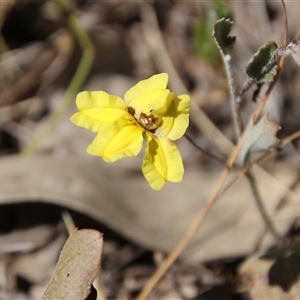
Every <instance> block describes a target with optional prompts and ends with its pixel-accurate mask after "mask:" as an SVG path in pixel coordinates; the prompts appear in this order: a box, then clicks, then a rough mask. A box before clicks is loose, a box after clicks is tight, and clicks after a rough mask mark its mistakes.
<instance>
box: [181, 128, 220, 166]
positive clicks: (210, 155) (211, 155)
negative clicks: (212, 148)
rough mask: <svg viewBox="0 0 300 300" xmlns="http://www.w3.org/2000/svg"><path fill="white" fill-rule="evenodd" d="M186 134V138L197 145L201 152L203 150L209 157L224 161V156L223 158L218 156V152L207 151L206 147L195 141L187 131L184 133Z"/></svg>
mask: <svg viewBox="0 0 300 300" xmlns="http://www.w3.org/2000/svg"><path fill="white" fill-rule="evenodd" d="M184 136H185V138H186V139H187V140H188V141H189V142H190V143H191V144H192V145H193V146H194V147H196V148H197V149H198V150H200V151H201V152H203V153H204V154H206V155H207V156H208V157H210V158H213V159H215V160H217V161H219V162H222V163H223V162H224V159H223V158H221V157H220V156H218V155H216V154H214V153H212V152H209V151H207V150H205V149H204V148H202V147H201V146H199V145H198V144H197V143H195V141H194V140H193V139H192V138H191V137H190V136H189V134H188V133H187V132H186V133H185V134H184Z"/></svg>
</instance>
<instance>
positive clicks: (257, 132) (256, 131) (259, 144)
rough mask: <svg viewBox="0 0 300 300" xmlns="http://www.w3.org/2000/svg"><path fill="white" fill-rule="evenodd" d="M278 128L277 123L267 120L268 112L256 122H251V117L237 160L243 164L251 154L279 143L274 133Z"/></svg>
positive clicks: (274, 146)
mask: <svg viewBox="0 0 300 300" xmlns="http://www.w3.org/2000/svg"><path fill="white" fill-rule="evenodd" d="M280 129H281V127H280V126H279V125H278V124H276V123H274V122H271V121H269V119H268V114H266V115H263V116H262V118H261V119H260V120H259V121H258V122H257V123H256V124H254V123H253V118H251V119H250V124H249V126H248V130H247V132H246V135H245V138H244V144H243V146H242V149H241V152H240V156H239V162H240V163H242V164H245V163H246V162H247V161H249V160H250V159H251V157H253V155H255V154H257V153H259V152H262V151H266V150H270V149H271V148H276V146H278V145H279V140H278V138H277V137H276V134H277V132H278V131H279V130H280Z"/></svg>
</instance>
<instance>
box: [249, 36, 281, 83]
mask: <svg viewBox="0 0 300 300" xmlns="http://www.w3.org/2000/svg"><path fill="white" fill-rule="evenodd" d="M277 49H278V46H277V44H276V43H275V42H273V41H271V42H268V43H266V44H265V45H263V46H261V47H260V48H259V49H258V51H257V52H256V53H255V54H254V56H253V57H252V59H251V61H250V62H249V63H248V64H247V67H246V73H247V75H248V76H249V77H251V78H253V79H256V80H257V82H259V83H264V82H270V81H272V80H273V78H274V76H275V75H276V72H277V60H276V59H274V54H275V53H276V51H277Z"/></svg>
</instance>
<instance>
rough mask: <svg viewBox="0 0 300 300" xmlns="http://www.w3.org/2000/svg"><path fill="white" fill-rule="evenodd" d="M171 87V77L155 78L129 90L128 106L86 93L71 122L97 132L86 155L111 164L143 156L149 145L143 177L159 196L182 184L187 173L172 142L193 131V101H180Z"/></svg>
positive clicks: (183, 97) (113, 98)
mask: <svg viewBox="0 0 300 300" xmlns="http://www.w3.org/2000/svg"><path fill="white" fill-rule="evenodd" d="M167 84H168V74H166V73H162V74H157V75H154V76H152V77H151V78H149V79H146V80H143V81H140V82H139V83H138V84H136V85H135V86H133V87H132V88H131V89H129V90H128V91H127V92H126V93H125V96H124V100H122V99H121V98H119V97H118V96H114V95H109V94H107V93H105V92H103V91H95V92H86V91H85V92H81V93H79V94H78V96H77V98H76V105H77V107H78V110H79V112H77V113H75V114H74V115H73V116H72V117H71V121H72V122H73V123H74V124H76V125H78V126H81V127H84V128H87V129H89V130H91V131H94V132H98V134H97V136H96V138H95V139H94V141H93V142H92V143H91V144H90V145H89V146H88V148H87V152H88V153H89V154H91V155H96V156H101V157H102V158H103V159H104V161H106V162H114V161H116V160H118V159H120V158H123V157H126V156H136V155H138V153H139V152H140V151H141V148H142V144H143V140H145V141H146V143H147V148H146V152H145V156H144V160H143V165H142V171H143V174H144V176H145V178H146V179H147V181H148V182H149V184H150V186H151V187H152V188H153V189H154V190H159V189H161V188H162V187H163V186H164V184H165V183H166V181H170V182H180V181H181V180H182V177H183V173H184V168H183V164H182V158H181V155H180V153H179V150H178V148H177V146H176V145H175V143H174V142H173V141H174V140H177V139H179V138H180V137H182V136H183V134H184V133H185V131H186V128H187V126H188V123H189V110H190V97H189V96H188V95H180V96H175V95H174V93H172V92H170V90H168V89H167V88H166V87H167Z"/></svg>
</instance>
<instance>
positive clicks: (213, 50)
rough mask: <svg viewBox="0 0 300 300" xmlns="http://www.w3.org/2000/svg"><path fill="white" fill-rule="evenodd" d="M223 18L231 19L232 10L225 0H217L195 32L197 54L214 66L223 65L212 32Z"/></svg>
mask: <svg viewBox="0 0 300 300" xmlns="http://www.w3.org/2000/svg"><path fill="white" fill-rule="evenodd" d="M222 17H226V18H231V17H232V9H231V7H230V6H229V5H228V4H227V3H226V2H225V1H224V0H215V1H214V3H213V5H212V6H211V9H210V10H209V11H208V13H207V14H206V17H205V18H204V19H202V20H200V21H199V22H198V23H197V25H196V27H195V31H194V45H195V50H196V52H197V54H198V55H199V56H200V57H201V58H203V59H205V60H206V61H208V62H209V63H210V64H212V65H214V66H216V65H218V64H220V63H221V56H220V53H219V50H218V48H217V47H216V44H215V42H214V39H213V37H212V35H211V32H212V29H213V26H214V23H215V22H216V21H217V20H218V19H221V18H222Z"/></svg>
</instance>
